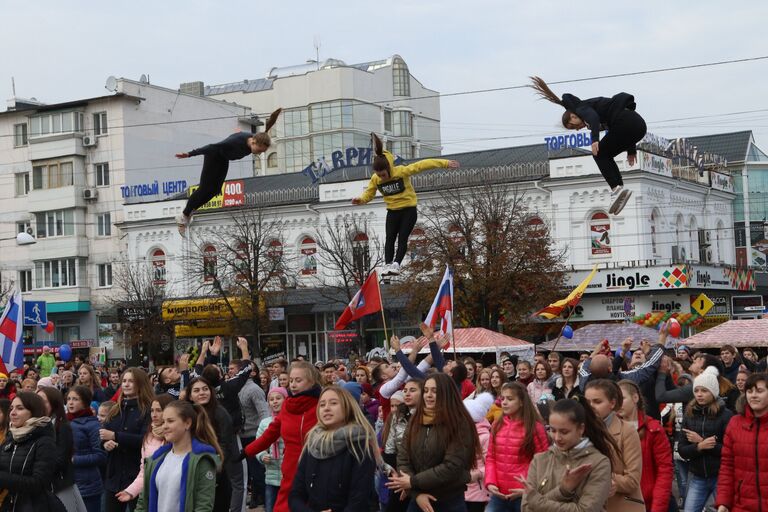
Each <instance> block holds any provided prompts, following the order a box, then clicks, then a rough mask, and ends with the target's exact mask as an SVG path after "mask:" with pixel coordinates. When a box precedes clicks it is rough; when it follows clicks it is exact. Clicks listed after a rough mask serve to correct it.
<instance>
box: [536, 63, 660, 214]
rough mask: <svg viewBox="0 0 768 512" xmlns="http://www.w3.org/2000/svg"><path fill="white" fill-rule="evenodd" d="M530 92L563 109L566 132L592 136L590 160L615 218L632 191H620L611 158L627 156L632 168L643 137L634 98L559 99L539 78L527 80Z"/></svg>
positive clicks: (618, 175) (565, 96)
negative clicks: (608, 194) (607, 191)
mask: <svg viewBox="0 0 768 512" xmlns="http://www.w3.org/2000/svg"><path fill="white" fill-rule="evenodd" d="M531 80H532V81H533V84H532V85H531V87H533V89H534V90H536V92H537V93H538V94H539V96H541V97H542V98H544V99H545V100H547V101H550V102H552V103H555V104H557V105H560V106H562V107H564V108H565V112H564V113H563V117H562V122H563V126H565V127H566V128H568V129H569V130H581V129H582V128H584V127H588V128H589V130H590V132H591V135H592V156H593V157H594V159H595V162H596V163H597V166H598V167H599V168H600V172H601V173H602V175H603V178H605V181H606V182H608V185H609V186H610V187H611V200H612V202H611V207H610V209H609V210H608V213H611V214H613V215H618V214H619V213H621V210H623V209H624V207H625V206H626V205H627V201H629V197H630V196H631V195H632V191H631V190H628V189H625V188H624V180H622V178H621V173H620V172H619V166H618V165H616V162H615V161H614V157H616V156H617V155H619V154H620V153H623V152H624V151H626V152H627V163H628V164H629V166H630V167H632V166H634V165H635V161H636V157H637V149H636V147H635V145H636V144H637V143H638V142H640V140H641V139H642V138H643V137H644V136H645V132H646V126H645V121H644V120H643V118H642V117H640V114H638V113H637V112H635V107H636V104H635V97H634V96H632V95H631V94H627V93H625V92H620V93H619V94H617V95H615V96H613V97H611V98H603V97H597V98H589V99H586V100H582V99H579V98H577V97H576V96H574V95H573V94H563V97H562V98H560V97H558V96H557V94H555V93H554V92H552V89H550V88H549V86H548V85H547V84H546V82H544V80H542V79H541V78H539V77H537V76H534V77H531ZM601 129H606V130H608V133H606V135H605V137H603V138H602V140H601V139H600V130H601Z"/></svg>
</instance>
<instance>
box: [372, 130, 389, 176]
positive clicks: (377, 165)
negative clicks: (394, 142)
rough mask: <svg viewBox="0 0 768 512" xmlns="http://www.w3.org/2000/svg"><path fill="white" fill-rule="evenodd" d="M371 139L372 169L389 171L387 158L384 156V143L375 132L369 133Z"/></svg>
mask: <svg viewBox="0 0 768 512" xmlns="http://www.w3.org/2000/svg"><path fill="white" fill-rule="evenodd" d="M371 141H372V143H373V154H374V156H373V170H374V171H389V172H392V169H390V168H389V160H387V157H385V156H384V144H383V143H382V142H381V139H380V138H379V137H378V135H376V134H375V133H371Z"/></svg>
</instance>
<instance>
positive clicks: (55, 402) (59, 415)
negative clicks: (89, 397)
mask: <svg viewBox="0 0 768 512" xmlns="http://www.w3.org/2000/svg"><path fill="white" fill-rule="evenodd" d="M37 392H38V393H43V394H44V395H45V398H47V399H48V403H49V404H50V406H51V418H53V419H55V423H56V432H58V431H59V430H61V426H62V425H63V424H65V423H68V422H67V413H66V412H65V411H64V397H63V396H62V395H61V391H59V390H58V389H56V388H50V387H48V386H43V387H41V388H40V389H38V390H37ZM88 406H89V407H90V404H88Z"/></svg>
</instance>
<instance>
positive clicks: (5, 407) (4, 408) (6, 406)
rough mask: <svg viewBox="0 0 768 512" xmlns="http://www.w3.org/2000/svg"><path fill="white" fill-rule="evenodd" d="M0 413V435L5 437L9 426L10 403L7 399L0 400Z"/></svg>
mask: <svg viewBox="0 0 768 512" xmlns="http://www.w3.org/2000/svg"><path fill="white" fill-rule="evenodd" d="M0 413H2V415H3V420H2V421H0V434H2V435H3V436H5V433H6V432H8V427H9V426H10V424H11V415H10V413H11V401H10V400H8V399H7V398H0Z"/></svg>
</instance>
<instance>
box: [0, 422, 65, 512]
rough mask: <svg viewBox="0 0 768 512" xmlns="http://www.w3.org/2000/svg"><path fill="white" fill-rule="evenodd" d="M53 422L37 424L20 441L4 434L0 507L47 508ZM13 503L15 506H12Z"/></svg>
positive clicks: (42, 511)
mask: <svg viewBox="0 0 768 512" xmlns="http://www.w3.org/2000/svg"><path fill="white" fill-rule="evenodd" d="M54 439H55V438H54V432H53V426H51V424H48V425H46V426H44V427H38V428H36V429H35V430H33V431H32V432H30V433H29V434H28V435H27V436H26V437H24V438H23V439H22V440H20V441H14V440H13V437H12V436H11V435H10V433H9V435H8V438H7V439H6V441H5V443H3V446H2V448H0V488H1V489H8V496H6V498H5V500H4V501H3V505H2V508H0V510H2V511H3V512H5V511H12V510H25V511H27V510H29V511H34V512H48V500H47V494H49V493H51V492H52V486H53V481H54V478H55V475H54V473H55V472H56V453H57V449H56V442H55V440H54ZM14 507H15V508H14Z"/></svg>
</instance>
